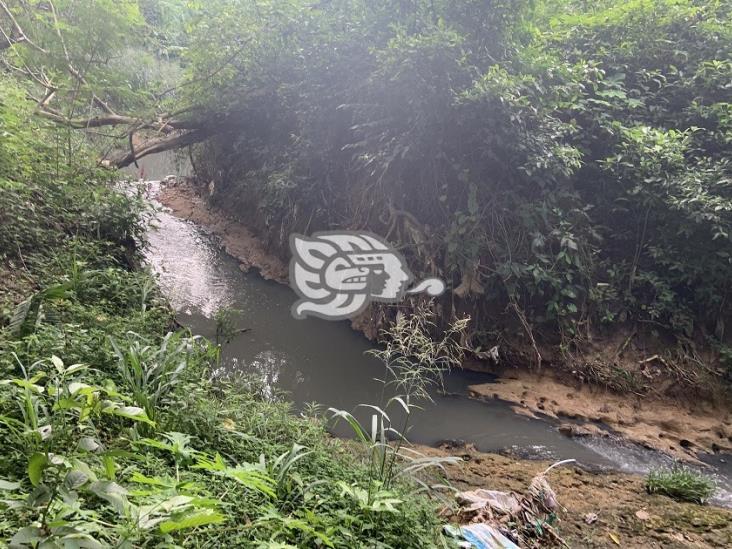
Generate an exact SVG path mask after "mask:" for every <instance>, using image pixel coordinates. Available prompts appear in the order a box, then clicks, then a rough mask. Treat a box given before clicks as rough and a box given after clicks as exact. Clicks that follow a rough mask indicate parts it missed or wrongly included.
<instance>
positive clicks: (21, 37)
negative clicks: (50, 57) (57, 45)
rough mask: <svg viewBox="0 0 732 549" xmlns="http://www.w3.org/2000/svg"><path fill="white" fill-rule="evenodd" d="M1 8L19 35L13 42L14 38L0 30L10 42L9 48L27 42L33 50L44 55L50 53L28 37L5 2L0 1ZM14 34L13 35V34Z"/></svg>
mask: <svg viewBox="0 0 732 549" xmlns="http://www.w3.org/2000/svg"><path fill="white" fill-rule="evenodd" d="M0 8H2V10H3V11H4V12H5V15H7V16H8V19H10V21H11V22H12V23H13V26H14V27H15V30H16V32H17V33H18V35H19V36H18V38H17V39H15V40H13V39H12V37H10V36H8V35H7V34H6V33H5V31H4V30H2V28H0V31H2V33H3V36H5V38H6V39H7V41H8V46H7V47H10V46H12V45H13V44H18V43H20V42H25V43H26V44H28V45H29V46H31V47H32V48H34V49H36V50H38V51H40V52H42V53H48V52H47V51H46V50H44V49H43V48H42V47H40V46H38V45H37V44H36V43H35V42H33V41H32V40H31V39H30V38H28V35H27V34H25V32H24V31H23V28H22V27H21V26H20V25H19V24H18V21H16V20H15V17H13V12H11V11H10V8H8V6H7V4H5V2H4V1H3V0H0ZM11 34H12V33H11Z"/></svg>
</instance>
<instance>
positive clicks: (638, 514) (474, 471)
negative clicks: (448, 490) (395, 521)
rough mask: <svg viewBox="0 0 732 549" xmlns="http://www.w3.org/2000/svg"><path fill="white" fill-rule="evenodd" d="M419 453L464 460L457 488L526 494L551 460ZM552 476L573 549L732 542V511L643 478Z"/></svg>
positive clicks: (573, 471)
mask: <svg viewBox="0 0 732 549" xmlns="http://www.w3.org/2000/svg"><path fill="white" fill-rule="evenodd" d="M419 450H420V451H421V452H423V453H425V454H427V455H440V456H445V455H452V456H460V457H462V458H463V459H464V460H465V461H463V462H462V463H460V464H458V465H454V466H448V467H447V471H446V472H447V478H448V480H449V481H450V484H451V485H452V486H453V487H454V488H456V489H458V490H471V489H475V488H485V489H489V490H501V491H513V492H516V493H519V494H525V493H526V490H527V488H528V486H529V484H530V482H531V479H532V478H533V477H534V476H535V475H537V474H539V473H541V472H543V471H544V470H545V469H546V468H547V467H548V466H549V465H551V463H549V462H544V461H526V460H516V459H514V458H511V457H504V456H500V455H497V454H486V453H481V452H477V451H475V450H474V449H472V448H471V447H465V448H451V449H439V448H437V449H436V448H426V447H420V448H419ZM547 480H548V482H549V484H550V486H551V487H552V489H553V490H554V491H555V492H556V495H557V498H558V501H559V503H560V505H561V506H562V508H563V509H562V510H561V511H560V513H559V518H560V522H559V523H558V526H557V532H558V533H559V535H560V536H561V537H562V538H563V539H564V540H565V541H566V542H567V543H568V544H569V545H570V547H577V548H585V547H587V548H591V547H615V548H617V547H624V548H626V547H627V548H632V547H633V548H634V547H638V548H640V547H644V548H656V547H658V548H661V547H663V548H677V547H678V548H680V547H732V511H731V510H729V509H723V508H718V507H712V506H701V505H696V504H692V503H678V502H676V501H673V500H671V499H669V498H667V497H665V496H660V495H649V494H647V493H646V491H645V488H644V482H643V478H642V477H640V476H637V475H627V474H621V473H608V472H590V471H586V470H583V469H580V468H579V467H575V466H571V465H570V466H562V467H559V468H557V469H554V470H552V471H551V472H550V473H549V474H548V475H547ZM446 515H447V518H448V519H455V515H454V514H453V513H452V512H451V511H450V510H447V509H446ZM593 515H596V517H595V516H593Z"/></svg>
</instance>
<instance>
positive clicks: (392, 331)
mask: <svg viewBox="0 0 732 549" xmlns="http://www.w3.org/2000/svg"><path fill="white" fill-rule="evenodd" d="M432 318H433V317H432V315H431V314H430V313H429V312H428V311H427V310H426V309H418V310H417V312H416V313H414V314H412V315H409V316H405V315H399V316H398V317H397V320H396V322H395V323H394V324H393V325H392V326H391V327H390V328H388V329H387V330H386V331H385V332H384V333H383V335H384V340H385V342H386V343H385V347H384V348H383V349H377V350H374V351H371V353H372V354H373V355H374V356H375V357H377V358H378V359H380V360H381V361H382V363H383V364H384V377H383V378H382V379H380V380H379V381H380V382H381V384H382V397H381V402H379V403H378V405H377V404H360V405H359V406H358V408H359V409H364V410H366V411H367V412H368V414H369V418H370V423H368V424H366V425H364V424H363V423H362V422H360V421H359V420H358V419H357V418H356V416H355V415H354V414H356V411H354V412H353V413H351V412H349V411H346V410H339V409H335V408H330V409H329V410H328V411H329V413H330V415H331V417H332V419H333V420H334V421H346V422H347V423H348V425H349V426H350V428H351V429H352V431H353V432H354V434H355V436H356V439H357V441H358V442H359V443H360V444H361V446H362V448H363V450H364V454H365V457H366V461H367V463H368V489H367V490H363V489H352V488H349V487H347V486H345V485H341V490H342V494H343V495H347V496H348V497H350V498H352V499H354V500H356V501H358V502H359V503H360V504H361V505H363V506H366V507H367V508H372V509H389V508H390V507H392V506H393V505H395V504H397V503H401V500H399V499H398V498H396V497H395V494H394V492H393V491H392V488H393V486H394V483H395V482H397V481H399V480H400V479H405V478H408V479H410V480H411V481H413V482H415V483H416V484H418V485H420V486H421V488H422V489H427V490H429V489H430V486H429V485H428V484H427V483H425V482H424V481H423V480H422V479H421V478H420V473H422V472H423V471H425V470H427V469H433V468H442V467H444V466H445V465H446V464H451V463H456V462H458V461H459V460H458V458H452V457H447V458H440V457H429V456H424V455H423V454H421V453H420V452H418V451H416V450H414V449H413V448H410V447H408V446H405V443H406V442H407V436H408V433H409V429H410V427H411V424H412V420H413V414H414V412H415V411H416V410H418V409H420V407H421V405H422V404H424V403H425V402H431V401H432V397H431V390H432V389H433V388H441V386H442V376H443V375H444V374H445V372H447V371H448V370H449V369H450V368H452V367H455V366H458V365H459V364H460V362H461V360H462V357H463V354H464V352H465V349H464V347H463V346H462V345H461V344H460V341H461V336H462V335H464V333H465V329H466V328H467V324H468V319H461V320H456V321H454V322H453V323H452V324H451V325H450V327H449V328H448V330H447V331H446V332H445V333H444V334H443V336H442V338H441V339H439V340H433V339H432V337H431V332H433V331H434V328H435V326H434V324H433V322H432ZM435 487H437V486H435Z"/></svg>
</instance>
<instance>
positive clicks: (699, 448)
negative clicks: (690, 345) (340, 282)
mask: <svg viewBox="0 0 732 549" xmlns="http://www.w3.org/2000/svg"><path fill="white" fill-rule="evenodd" d="M158 200H159V201H160V202H161V203H162V204H163V205H165V206H166V207H168V208H170V209H171V211H172V213H173V214H175V215H176V216H178V217H181V218H183V219H187V220H190V221H192V222H193V223H195V224H197V225H199V226H201V227H203V228H204V229H205V230H206V232H208V233H210V234H212V235H215V237H216V238H217V239H218V241H219V242H220V245H221V247H222V248H223V249H224V250H225V251H226V253H228V254H229V255H231V256H233V257H234V258H236V259H237V260H238V261H239V267H240V269H241V270H242V271H244V272H247V271H249V270H250V269H256V270H257V271H258V272H259V274H260V275H261V276H262V277H263V278H265V279H268V280H274V281H277V282H280V283H283V284H286V283H287V265H285V264H284V263H283V262H282V261H281V260H280V259H279V258H278V257H276V256H274V255H273V254H271V253H268V251H267V250H266V248H265V246H264V245H263V243H262V241H261V240H260V239H258V238H257V237H256V235H255V234H253V233H252V231H251V230H250V229H249V228H248V227H246V226H244V225H242V224H241V223H239V222H237V221H235V220H233V219H231V218H229V217H228V216H227V215H225V214H224V213H222V212H220V211H218V210H216V209H214V208H212V207H211V206H210V205H209V204H208V202H207V201H206V199H205V198H204V197H202V196H200V194H198V193H197V192H196V190H195V189H194V188H192V187H191V186H188V185H186V184H185V183H179V184H176V185H171V186H165V187H163V188H162V189H161V191H160V194H159V196H158ZM352 324H355V325H356V327H358V323H357V322H353V323H352ZM466 366H467V367H468V368H469V369H475V370H477V371H479V372H480V371H485V367H484V365H483V364H480V363H473V362H468V363H467V364H466ZM477 379H478V380H480V378H477ZM469 393H470V396H472V397H474V398H479V399H483V400H501V401H504V402H508V403H510V404H511V405H512V408H513V409H514V411H516V412H517V413H519V414H525V415H528V416H530V417H533V418H552V419H554V420H556V421H557V422H559V423H560V424H561V425H560V430H561V431H562V432H563V433H564V434H566V435H567V436H577V437H583V438H584V437H589V436H592V437H607V436H608V435H609V433H610V432H612V433H614V434H616V435H619V436H621V437H622V438H623V439H625V440H627V441H629V442H632V443H635V444H638V445H641V446H643V447H645V448H649V449H653V450H657V451H660V452H663V453H664V454H667V455H670V456H672V457H673V458H676V459H681V460H684V461H696V460H697V459H698V456H699V455H705V456H711V459H712V460H713V459H714V457H713V456H715V455H720V456H722V457H721V459H722V460H724V457H723V456H724V455H726V454H728V453H730V452H732V418H731V417H730V413H729V410H727V409H725V408H724V407H722V406H715V405H712V404H710V403H696V404H695V406H694V408H692V407H691V406H690V405H689V404H688V403H680V402H671V401H669V400H667V399H662V398H653V397H649V396H647V395H646V396H639V395H633V394H626V395H620V394H618V393H614V392H611V391H608V390H604V389H602V388H600V387H592V386H589V385H587V384H580V383H578V382H577V381H576V380H574V383H572V384H568V382H567V381H566V380H565V379H561V380H560V379H558V378H556V377H554V376H553V375H552V374H551V373H550V372H547V371H546V370H545V371H544V372H543V373H536V372H531V371H527V370H520V369H514V368H505V369H503V370H502V373H501V375H500V376H499V378H498V379H497V380H491V382H489V383H485V382H476V383H473V384H471V385H470V386H469ZM717 461H718V462H719V458H718V459H717ZM720 463H721V464H722V465H724V462H723V461H722V462H720Z"/></svg>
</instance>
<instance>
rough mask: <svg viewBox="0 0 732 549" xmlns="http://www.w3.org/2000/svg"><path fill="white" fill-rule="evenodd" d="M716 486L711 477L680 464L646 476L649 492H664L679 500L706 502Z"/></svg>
mask: <svg viewBox="0 0 732 549" xmlns="http://www.w3.org/2000/svg"><path fill="white" fill-rule="evenodd" d="M714 488H715V486H714V481H713V480H712V479H711V478H709V477H707V476H705V475H703V474H702V473H698V472H696V471H692V470H691V469H688V468H686V467H683V466H680V465H675V466H674V467H673V468H671V469H665V470H655V471H651V472H650V473H649V474H648V476H647V477H646V491H647V492H648V493H649V494H663V495H665V496H669V497H670V498H673V499H675V500H678V501H690V502H693V503H699V504H704V503H705V502H706V501H707V500H708V499H709V498H710V497H711V496H712V494H713V493H714Z"/></svg>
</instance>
